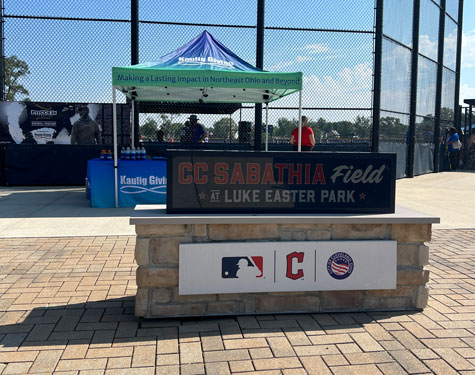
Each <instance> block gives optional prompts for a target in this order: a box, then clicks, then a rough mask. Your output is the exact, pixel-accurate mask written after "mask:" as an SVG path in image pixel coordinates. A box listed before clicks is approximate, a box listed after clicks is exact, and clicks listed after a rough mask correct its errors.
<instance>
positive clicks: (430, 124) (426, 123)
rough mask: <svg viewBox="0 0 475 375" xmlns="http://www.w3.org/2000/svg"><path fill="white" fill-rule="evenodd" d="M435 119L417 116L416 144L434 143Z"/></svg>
mask: <svg viewBox="0 0 475 375" xmlns="http://www.w3.org/2000/svg"><path fill="white" fill-rule="evenodd" d="M434 129H435V118H434V117H422V116H416V131H415V137H416V138H415V140H416V143H434Z"/></svg>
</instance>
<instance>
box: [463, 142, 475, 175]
mask: <svg viewBox="0 0 475 375" xmlns="http://www.w3.org/2000/svg"><path fill="white" fill-rule="evenodd" d="M463 168H464V169H466V170H471V171H473V170H475V134H472V135H471V136H470V138H469V140H468V143H467V149H466V150H465V159H464V163H463Z"/></svg>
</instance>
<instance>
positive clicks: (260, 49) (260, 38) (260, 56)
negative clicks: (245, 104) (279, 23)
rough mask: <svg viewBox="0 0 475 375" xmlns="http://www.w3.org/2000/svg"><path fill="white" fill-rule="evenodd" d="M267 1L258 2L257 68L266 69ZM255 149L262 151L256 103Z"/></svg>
mask: <svg viewBox="0 0 475 375" xmlns="http://www.w3.org/2000/svg"><path fill="white" fill-rule="evenodd" d="M264 3H265V0H257V33H256V34H257V36H256V67H257V68H260V69H263V68H264V9H265V4H264ZM254 149H255V150H262V104H260V103H256V105H255V115H254Z"/></svg>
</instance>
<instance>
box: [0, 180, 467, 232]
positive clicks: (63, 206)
mask: <svg viewBox="0 0 475 375" xmlns="http://www.w3.org/2000/svg"><path fill="white" fill-rule="evenodd" d="M396 205H400V206H405V207H409V208H412V209H415V210H418V211H421V212H424V213H426V214H431V215H434V216H438V217H440V218H441V223H440V224H436V225H435V226H434V228H437V229H446V228H475V209H474V208H475V173H471V172H443V173H432V174H427V175H422V176H418V177H415V178H412V179H401V180H398V181H397V182H396ZM132 210H133V209H132V208H120V209H115V208H91V207H90V206H89V202H88V200H87V199H86V194H85V192H84V188H70V187H67V188H58V187H52V188H47V187H40V188H35V187H28V188H10V187H8V188H5V187H0V237H55V236H101V235H104V234H107V235H134V234H135V231H134V227H133V226H131V225H129V216H130V213H131V212H132Z"/></svg>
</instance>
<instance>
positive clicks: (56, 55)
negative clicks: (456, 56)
mask: <svg viewBox="0 0 475 375" xmlns="http://www.w3.org/2000/svg"><path fill="white" fill-rule="evenodd" d="M399 1H400V3H399ZM450 1H454V0H448V2H450ZM391 2H392V3H393V4H397V5H399V4H400V6H405V5H407V4H405V3H406V2H408V0H397V1H396V2H395V0H391V1H390V0H388V4H390V3H391ZM31 4H32V3H31V2H26V1H24V2H22V1H18V0H5V13H6V14H22V15H43V16H63V17H90V18H113V19H126V18H128V17H129V16H130V0H103V1H101V2H96V1H92V0H88V1H72V0H47V1H46V0H42V1H40V0H38V1H36V2H34V3H33V4H34V5H33V6H32V5H31ZM158 4H159V5H158ZM285 4H287V6H285ZM373 4H374V1H373V0H358V1H356V0H339V1H328V0H321V1H320V2H317V1H316V0H299V1H298V2H290V1H286V0H267V1H266V26H286V27H311V28H333V29H358V30H366V31H370V30H372V25H373ZM255 12H256V0H239V1H222V0H200V1H189V0H162V1H160V2H156V1H153V0H140V18H141V19H142V20H154V21H157V20H160V21H161V20H163V21H172V22H197V23H210V24H232V25H233V24H234V25H255V22H256V19H255V17H256V13H255ZM464 14H465V17H464V39H463V42H464V46H463V48H464V49H463V63H462V75H461V80H462V81H461V102H462V101H463V99H464V98H468V97H470V98H475V17H474V16H475V1H473V0H472V1H469V0H466V1H465V9H464ZM397 21H399V20H397ZM203 29H204V27H201V26H199V27H186V28H185V27H182V26H170V25H151V24H142V25H141V28H140V62H145V61H154V60H157V59H158V58H159V57H160V56H162V55H165V54H167V53H169V52H170V51H172V50H174V49H176V48H178V47H180V46H182V45H183V44H185V43H187V42H188V41H189V40H191V39H192V38H194V37H195V36H196V35H198V34H199V33H200V32H202V31H203ZM208 31H210V32H211V33H212V34H213V35H214V36H215V37H216V38H217V39H218V40H220V41H221V42H222V43H223V44H225V45H226V46H228V47H229V48H230V49H231V50H232V51H233V52H235V53H236V54H237V55H239V56H240V57H242V58H243V59H244V60H247V61H248V62H250V63H251V64H254V63H255V30H254V29H245V28H215V27H210V28H208ZM5 36H6V41H5V52H6V54H7V55H12V54H16V55H18V56H19V57H20V58H22V59H24V60H26V61H27V62H28V64H29V66H30V70H31V72H32V74H31V75H30V77H29V78H28V79H27V80H26V81H25V86H26V87H27V88H28V90H29V91H30V97H31V98H32V100H40V99H41V100H44V101H48V100H50V101H88V102H109V101H110V97H111V87H110V79H111V67H112V66H121V65H129V62H130V51H129V47H128V41H129V40H128V38H129V25H128V24H126V23H105V22H101V23H84V22H76V21H75V22H72V21H35V20H18V19H7V20H6V22H5ZM372 42H373V41H372V35H371V34H354V35H351V36H348V35H346V36H345V35H344V34H341V33H320V32H301V31H279V30H267V31H266V41H265V60H264V63H265V66H264V68H265V69H268V70H277V71H286V70H287V71H302V72H303V73H304V77H305V81H304V88H305V91H304V92H305V95H304V105H308V106H318V107H370V106H371V82H372V71H371V69H372ZM296 104H297V95H292V96H291V97H288V98H286V99H284V100H281V101H279V102H276V105H279V106H287V105H296Z"/></svg>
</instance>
